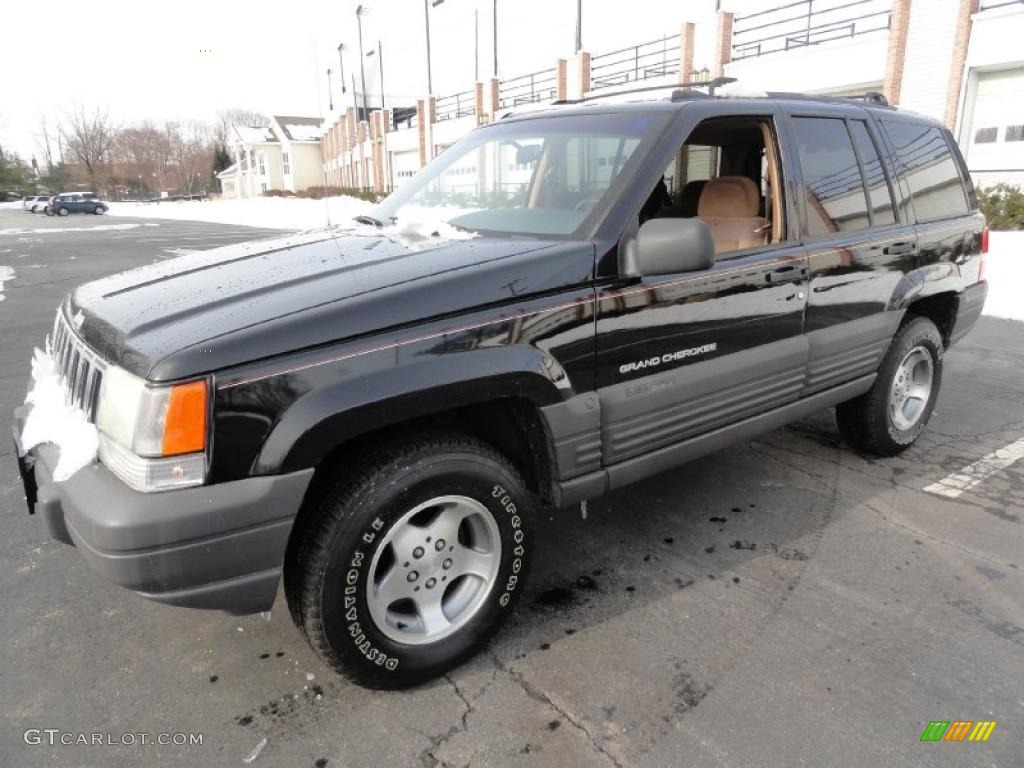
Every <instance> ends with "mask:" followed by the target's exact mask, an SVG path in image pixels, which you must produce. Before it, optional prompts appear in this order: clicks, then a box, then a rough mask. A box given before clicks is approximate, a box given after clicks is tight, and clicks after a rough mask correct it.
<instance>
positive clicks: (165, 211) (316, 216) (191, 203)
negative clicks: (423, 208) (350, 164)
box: [109, 196, 373, 229]
mask: <svg viewBox="0 0 1024 768" xmlns="http://www.w3.org/2000/svg"><path fill="white" fill-rule="evenodd" d="M372 205H373V204H372V203H368V202H367V201H365V200H360V199H358V198H355V197H346V196H338V197H328V198H324V199H323V200H310V199H306V198H297V197H249V198H244V199H241V200H208V201H202V202H200V201H198V200H176V201H173V202H160V203H111V204H110V214H109V215H111V216H132V217H136V218H144V219H175V220H183V221H207V222H214V223H217V224H235V225H238V226H243V227H268V228H270V229H316V228H318V227H324V226H327V223H328V220H329V221H330V223H331V224H343V225H347V224H351V223H352V217H353V216H357V215H359V214H360V213H366V212H367V211H368V210H369V209H370V208H371V207H372Z"/></svg>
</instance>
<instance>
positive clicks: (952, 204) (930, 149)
mask: <svg viewBox="0 0 1024 768" xmlns="http://www.w3.org/2000/svg"><path fill="white" fill-rule="evenodd" d="M880 122H881V124H882V126H883V129H884V131H885V133H886V135H887V136H888V138H889V140H890V141H891V142H892V144H893V148H894V150H895V155H896V159H897V162H898V164H899V172H900V174H901V176H902V179H903V181H904V183H905V184H906V186H907V200H906V208H907V215H908V216H910V215H911V209H913V216H914V218H916V220H917V241H918V246H919V255H918V263H917V266H918V268H919V269H924V268H927V267H929V265H932V266H931V268H929V269H928V276H927V277H928V282H929V283H930V285H929V286H928V291H929V292H938V291H940V290H942V289H946V290H960V288H961V287H962V286H961V283H960V280H959V277H960V268H962V267H963V265H964V264H966V263H967V262H968V261H969V260H971V259H973V258H975V257H977V256H978V254H979V253H980V234H981V229H982V226H983V223H982V221H981V218H980V217H978V216H976V215H974V211H975V210H976V209H977V200H976V199H975V194H974V187H973V185H972V184H971V180H970V177H969V176H968V175H967V172H966V169H965V168H963V166H962V163H961V162H960V161H959V158H958V157H957V156H956V155H955V154H954V152H953V137H952V135H950V133H949V132H948V131H946V129H944V128H941V127H939V126H938V125H934V124H932V123H926V122H924V121H922V120H914V119H912V118H909V119H908V118H907V117H906V116H902V115H893V116H891V117H885V118H883V119H882V120H881V121H880ZM943 264H945V265H948V266H946V267H943V266H941V265H943Z"/></svg>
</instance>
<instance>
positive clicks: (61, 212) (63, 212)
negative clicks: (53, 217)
mask: <svg viewBox="0 0 1024 768" xmlns="http://www.w3.org/2000/svg"><path fill="white" fill-rule="evenodd" d="M68 213H70V211H68V209H67V208H64V207H63V206H61V207H60V208H58V209H57V215H58V216H67V215H68Z"/></svg>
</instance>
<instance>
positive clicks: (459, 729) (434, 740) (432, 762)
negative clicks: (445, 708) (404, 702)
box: [420, 674, 486, 768]
mask: <svg viewBox="0 0 1024 768" xmlns="http://www.w3.org/2000/svg"><path fill="white" fill-rule="evenodd" d="M444 679H445V680H447V681H448V684H449V685H450V686H451V687H452V690H454V691H455V695H456V696H458V697H459V700H460V701H462V704H463V706H464V707H465V709H464V710H463V712H462V717H461V718H460V719H459V723H458V724H457V725H453V726H450V727H449V728H448V730H447V731H446V732H445V733H442V734H440V735H439V736H428V738H429V739H430V746H429V747H427V748H426V749H425V750H423V752H422V753H420V763H421V764H422V765H424V766H425V768H434V766H438V765H441V766H447V765H448V763H446V762H445V761H443V760H441V759H440V758H438V757H437V755H435V754H434V752H435V750H437V749H438V748H439V747H441V746H443V745H444V744H446V743H448V741H449V740H450V739H451V738H452V737H453V736H455V734H457V733H463V732H465V731H466V730H468V729H469V722H468V720H469V715H470V713H471V712H474V711H475V709H474V707H473V704H472V703H471V702H470V700H469V699H468V698H466V695H465V694H464V693H463V692H462V690H461V689H460V688H459V686H458V683H456V682H455V680H454V679H453V678H452V676H451V675H450V674H447V675H445V676H444ZM485 690H486V688H485Z"/></svg>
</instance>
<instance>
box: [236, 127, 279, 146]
mask: <svg viewBox="0 0 1024 768" xmlns="http://www.w3.org/2000/svg"><path fill="white" fill-rule="evenodd" d="M235 133H236V134H237V135H238V139H239V141H241V142H242V143H243V144H264V143H266V142H271V141H277V137H276V136H275V135H274V134H273V132H272V131H271V130H270V129H269V128H267V127H263V128H260V127H257V126H253V125H236V126H235Z"/></svg>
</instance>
